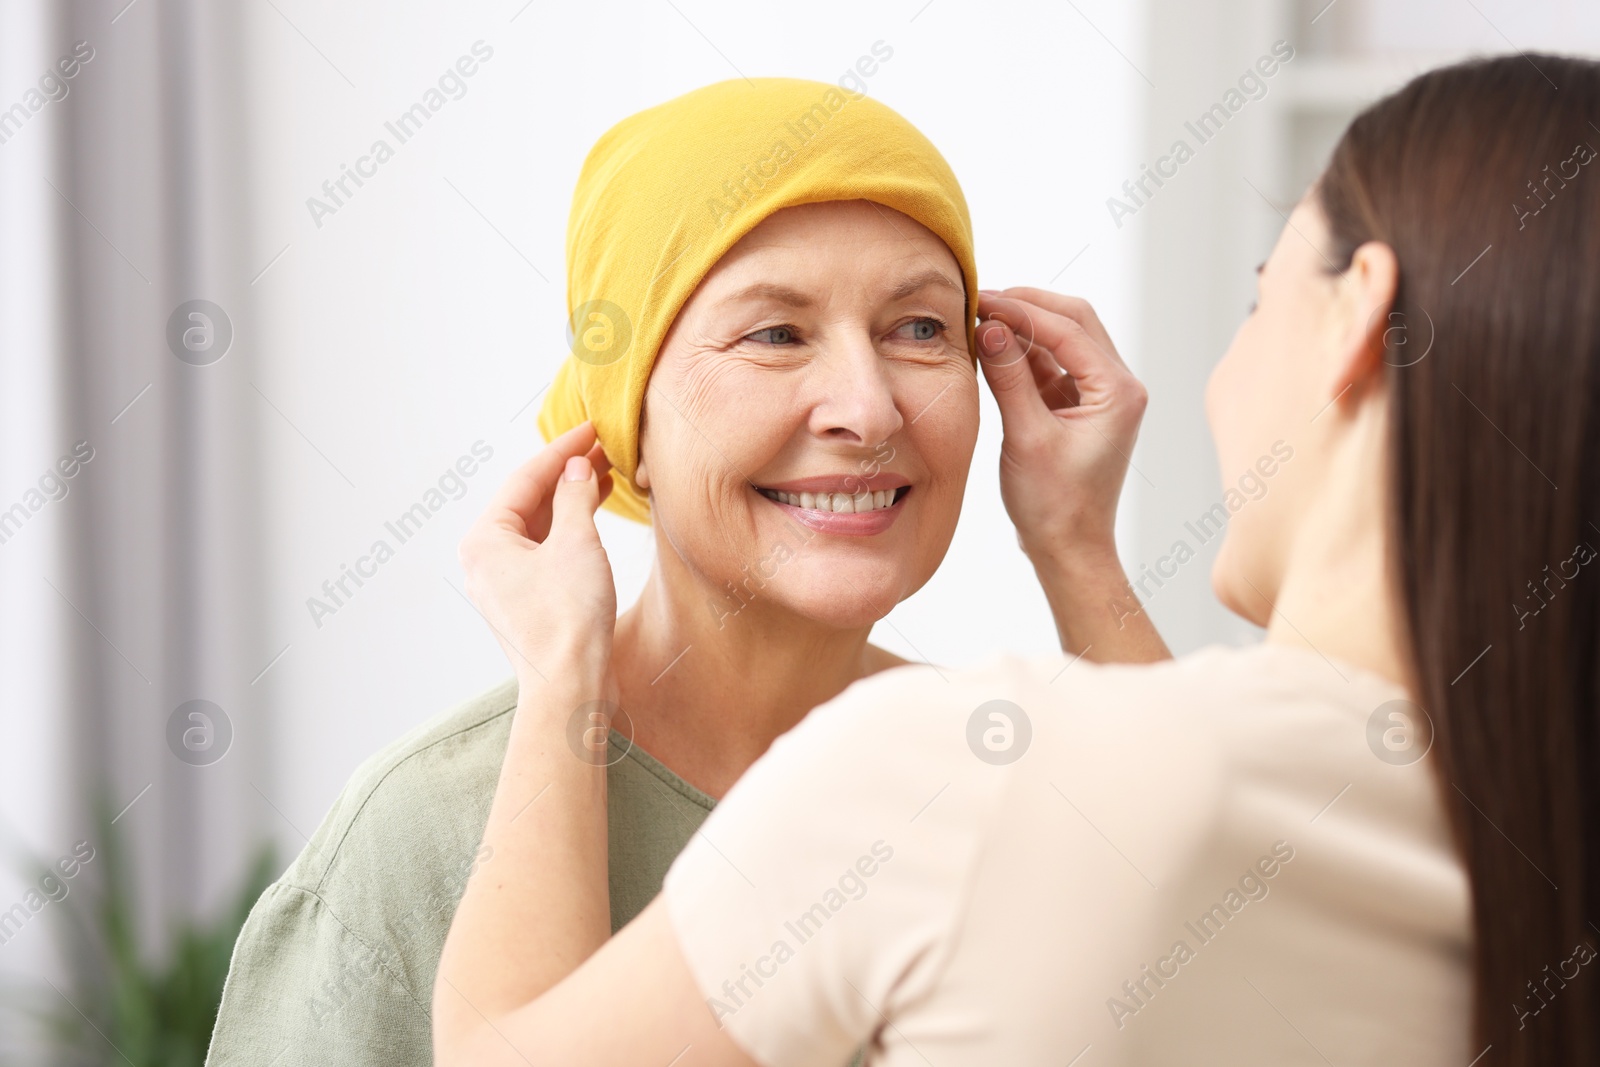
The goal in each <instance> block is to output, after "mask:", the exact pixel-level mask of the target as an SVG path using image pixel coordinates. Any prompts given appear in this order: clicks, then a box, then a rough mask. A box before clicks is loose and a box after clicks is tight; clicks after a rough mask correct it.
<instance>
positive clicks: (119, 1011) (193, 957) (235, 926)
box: [6, 799, 278, 1067]
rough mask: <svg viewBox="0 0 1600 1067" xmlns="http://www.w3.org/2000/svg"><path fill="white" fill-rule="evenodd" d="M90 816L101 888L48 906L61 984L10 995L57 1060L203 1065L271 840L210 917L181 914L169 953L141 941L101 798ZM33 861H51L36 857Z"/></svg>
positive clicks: (130, 889)
mask: <svg viewBox="0 0 1600 1067" xmlns="http://www.w3.org/2000/svg"><path fill="white" fill-rule="evenodd" d="M94 818H95V824H96V828H97V830H98V837H99V842H98V847H97V849H96V851H97V853H98V855H97V856H96V861H97V862H96V863H95V866H96V867H98V868H99V870H98V871H97V872H96V873H97V874H98V875H99V876H100V885H101V886H102V887H103V889H102V890H101V891H100V892H99V893H98V894H97V893H96V892H94V891H93V890H92V889H90V890H89V891H87V892H80V893H75V894H70V895H69V896H68V897H67V898H66V899H65V900H63V901H62V902H61V903H60V904H58V905H54V906H53V907H52V909H51V910H52V911H56V910H57V909H59V912H60V913H59V914H57V915H55V916H54V920H55V921H54V922H53V923H52V926H54V927H55V928H56V929H58V930H62V931H65V932H64V934H62V944H61V949H62V956H63V958H64V959H65V960H66V962H67V965H68V976H67V982H66V985H65V986H64V987H63V986H57V985H55V984H54V983H48V982H47V983H44V984H41V985H39V986H35V987H32V988H29V989H25V990H22V991H20V992H21V993H22V994H23V995H22V996H18V997H7V998H6V999H7V1000H8V1001H12V1002H13V1003H12V1005H11V1007H12V1009H13V1010H15V1011H18V1012H20V1013H21V1014H23V1015H26V1016H29V1017H31V1018H32V1020H33V1022H34V1024H35V1026H37V1027H38V1028H40V1032H41V1033H40V1036H42V1037H43V1038H44V1041H43V1045H44V1049H45V1052H46V1055H47V1056H48V1060H47V1062H48V1063H50V1064H52V1065H54V1067H88V1065H91V1064H93V1065H100V1064H106V1065H109V1064H118V1065H129V1064H131V1065H132V1067H202V1065H203V1064H204V1063H205V1058H206V1048H207V1046H208V1045H209V1044H210V1041H211V1028H212V1026H213V1025H215V1023H216V1018H217V1007H218V1005H220V1004H221V1002H222V984H223V981H224V980H225V979H226V978H227V975H228V963H229V960H230V958H231V957H232V955H233V943H234V941H235V940H237V939H238V936H239V930H240V928H242V927H243V926H244V921H245V918H246V917H247V916H248V915H249V914H250V908H251V907H252V906H253V905H254V904H255V902H256V899H257V898H258V897H260V896H261V894H262V892H263V891H265V889H266V888H267V886H268V885H270V884H271V883H272V880H273V878H274V877H275V875H276V872H277V870H278V863H277V853H276V850H275V849H274V848H273V847H272V845H271V844H266V845H263V846H261V847H260V848H259V849H258V850H257V852H256V855H255V857H254V859H253V860H252V861H251V863H250V866H249V869H248V873H247V875H246V877H245V881H244V884H243V885H242V886H241V887H240V888H239V890H238V891H237V893H236V894H235V895H234V897H233V899H232V900H230V901H229V902H228V904H227V906H226V907H224V908H223V909H222V912H221V914H220V915H218V916H217V917H216V918H215V919H212V920H210V921H205V922H193V921H185V922H183V923H181V924H180V925H179V926H178V927H177V928H176V930H175V931H174V936H173V939H172V944H171V945H170V946H168V950H167V951H166V952H165V953H147V952H145V951H143V949H142V947H141V946H140V945H139V938H138V934H137V917H138V906H137V905H138V901H137V899H136V893H135V890H134V879H133V872H132V870H131V869H130V868H129V866H128V861H127V849H126V842H125V841H124V840H123V838H122V836H121V834H122V831H120V830H119V829H118V828H117V827H116V826H115V824H114V823H113V822H112V816H111V810H110V806H109V805H108V804H107V803H106V802H105V801H104V799H99V800H97V801H96V802H95V803H94ZM32 866H34V867H35V868H37V870H39V871H46V872H48V871H49V870H50V868H49V866H48V864H41V863H39V862H38V861H37V860H36V861H34V863H33V864H32ZM35 877H37V876H35ZM86 888H88V887H86ZM153 960H159V961H160V962H153Z"/></svg>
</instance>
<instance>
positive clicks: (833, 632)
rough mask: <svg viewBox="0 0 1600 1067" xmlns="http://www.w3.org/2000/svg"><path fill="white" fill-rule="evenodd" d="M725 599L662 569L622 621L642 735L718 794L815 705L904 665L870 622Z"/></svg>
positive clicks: (647, 746)
mask: <svg viewBox="0 0 1600 1067" xmlns="http://www.w3.org/2000/svg"><path fill="white" fill-rule="evenodd" d="M669 587H673V588H669ZM719 603H720V601H719V600H718V598H717V596H716V594H715V593H713V592H711V591H708V590H707V589H705V588H703V587H701V586H700V584H699V583H698V582H697V581H696V580H695V579H693V578H690V577H689V576H687V575H683V576H680V580H678V581H668V580H665V579H663V577H662V573H661V568H660V567H659V566H658V567H657V568H656V569H655V570H653V571H652V572H651V575H650V578H649V580H648V581H647V582H646V583H645V587H644V591H643V592H642V593H641V594H640V596H639V600H638V602H637V603H636V604H634V605H633V607H631V608H629V609H628V610H627V611H626V612H624V613H623V614H622V615H621V616H620V617H619V618H618V619H617V631H616V642H615V646H614V651H613V654H612V663H613V668H614V671H615V673H616V678H617V684H618V687H619V689H620V691H621V703H622V707H623V709H624V710H626V711H627V713H628V717H629V719H630V720H631V724H632V728H633V731H634V735H633V739H634V743H635V744H637V745H639V746H640V747H641V748H643V749H644V750H645V751H646V752H648V753H650V754H651V755H652V756H654V757H655V758H657V759H658V760H660V761H661V762H662V763H664V764H665V765H666V766H667V767H669V768H671V769H672V771H673V772H674V773H676V774H677V775H679V776H680V777H682V778H684V779H685V780H687V781H688V782H690V783H691V784H692V785H694V786H695V787H696V788H698V789H700V790H702V791H703V792H705V793H708V794H709V795H711V796H713V797H721V796H722V795H723V794H724V793H725V792H726V791H727V790H728V788H729V787H730V786H732V785H733V783H734V781H735V780H737V779H738V777H739V776H740V775H741V774H743V773H744V771H745V769H746V768H747V767H749V766H750V764H751V763H753V762H755V760H756V759H757V758H758V757H759V756H760V755H761V754H762V753H763V752H765V751H766V750H767V747H768V746H769V745H771V744H772V742H773V740H774V739H776V738H777V737H778V735H779V734H781V733H783V732H784V731H786V730H788V729H789V728H790V727H791V726H793V725H795V724H796V723H797V722H799V721H800V720H801V719H802V718H804V717H805V715H806V713H807V712H808V711H810V710H811V709H812V708H813V707H815V706H817V705H818V704H821V703H824V702H825V701H827V700H829V699H831V698H833V697H834V696H837V695H838V694H839V693H840V692H841V691H843V690H844V689H845V687H846V686H848V685H849V684H850V683H851V682H853V681H855V680H857V679H858V678H862V677H864V676H866V675H868V674H872V673H874V672H875V671H878V670H882V669H884V668H885V667H890V666H894V665H895V664H897V663H899V662H902V661H900V660H898V659H897V658H896V657H894V656H892V655H890V654H889V653H886V652H883V651H882V650H881V649H877V648H874V647H873V646H871V645H869V644H868V643H867V637H868V635H869V634H870V633H871V627H870V626H868V627H863V628H856V629H848V630H841V629H837V628H834V627H829V626H825V625H822V624H819V623H817V622H815V621H813V620H809V619H804V618H801V617H799V616H796V615H794V614H793V613H790V612H787V611H784V610H783V609H781V608H778V607H776V606H773V605H770V604H764V603H762V602H760V601H759V600H757V601H755V602H752V603H750V604H747V605H745V606H744V607H742V608H741V609H740V610H739V612H738V613H737V614H731V613H729V612H726V611H724V610H719V609H718V607H717V605H718V604H719Z"/></svg>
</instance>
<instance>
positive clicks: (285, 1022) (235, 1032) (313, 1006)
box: [206, 882, 432, 1067]
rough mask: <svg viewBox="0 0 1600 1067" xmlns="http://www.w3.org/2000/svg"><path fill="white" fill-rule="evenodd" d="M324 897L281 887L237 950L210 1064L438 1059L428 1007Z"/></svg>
mask: <svg viewBox="0 0 1600 1067" xmlns="http://www.w3.org/2000/svg"><path fill="white" fill-rule="evenodd" d="M400 970H401V968H400V961H399V959H398V953H397V952H396V951H395V949H394V947H393V946H381V945H372V944H369V943H367V942H366V941H364V940H362V939H361V938H359V937H358V936H356V935H355V934H354V933H352V932H351V930H350V929H349V928H348V927H346V926H345V924H344V923H343V922H342V921H341V920H340V918H339V917H338V916H337V915H335V914H334V912H333V911H332V909H331V908H330V907H329V906H328V904H327V903H326V901H324V900H323V899H322V898H321V897H320V896H318V895H317V894H315V893H313V892H311V891H309V890H306V889H303V888H300V887H298V886H295V885H292V884H288V883H284V882H279V883H277V884H275V885H273V886H272V887H270V888H269V889H268V890H267V891H266V892H265V893H264V894H262V897H261V899H260V900H259V901H257V902H256V905H255V907H254V908H253V909H252V910H251V912H250V917H249V918H248V919H247V920H246V922H245V925H244V928H243V930H241V931H240V934H239V939H238V941H237V942H236V943H235V945H234V950H233V960H232V963H231V965H230V967H229V970H228V979H227V984H226V986H225V988H224V990H223V994H222V1004H221V1007H220V1009H219V1010H218V1013H217V1022H216V1027H215V1029H213V1031H212V1035H211V1048H210V1053H209V1055H208V1056H207V1058H206V1063H207V1065H208V1067H268V1065H269V1064H271V1065H273V1067H293V1065H298V1064H307V1065H311V1064H317V1065H322V1064H330V1063H337V1064H340V1065H342V1067H367V1065H370V1067H380V1065H382V1067H404V1065H413V1064H414V1065H419V1067H420V1065H423V1064H427V1063H429V1062H431V1059H432V1049H431V1036H430V1033H431V1032H430V1029H429V1023H428V1012H427V1006H426V1005H424V1004H421V1003H418V1001H417V1000H416V999H415V998H414V997H413V996H412V994H411V993H410V992H409V991H408V990H407V989H406V988H405V986H404V985H403V984H402V983H401V982H400V980H399V979H398V978H397V977H396V975H397V973H400Z"/></svg>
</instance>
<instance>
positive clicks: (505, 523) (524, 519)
mask: <svg viewBox="0 0 1600 1067" xmlns="http://www.w3.org/2000/svg"><path fill="white" fill-rule="evenodd" d="M597 447H599V446H598V443H597V442H596V441H595V433H594V426H593V425H592V424H590V423H587V422H582V423H579V424H578V425H577V426H574V427H573V428H572V429H570V430H568V431H567V432H566V433H564V434H562V435H561V436H559V437H557V438H556V439H555V440H553V441H551V442H550V443H549V444H547V445H545V446H544V447H543V448H541V449H540V450H539V451H538V452H536V453H534V455H533V458H531V459H529V460H528V461H526V462H525V463H523V464H522V465H521V466H519V467H518V468H517V469H516V470H514V471H512V472H511V474H510V475H509V476H507V478H506V480H505V481H503V482H501V483H500V488H498V489H496V490H495V494H494V496H493V497H491V498H490V499H489V506H488V507H487V508H486V509H485V510H484V513H483V517H482V520H481V521H484V522H488V523H491V524H494V525H496V526H500V527H503V528H505V529H509V530H512V531H513V532H515V533H518V534H521V535H522V536H524V537H527V538H530V539H531V540H534V541H542V540H544V538H545V535H546V534H547V533H549V531H550V506H549V501H550V492H551V490H553V489H554V488H555V484H556V478H557V477H559V476H560V474H561V469H562V468H563V467H565V466H566V463H567V460H569V459H571V458H572V457H573V456H581V455H585V454H586V453H589V452H591V451H592V450H594V449H595V448H597Z"/></svg>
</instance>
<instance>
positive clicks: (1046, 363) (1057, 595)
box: [977, 287, 1171, 662]
mask: <svg viewBox="0 0 1600 1067" xmlns="http://www.w3.org/2000/svg"><path fill="white" fill-rule="evenodd" d="M978 315H979V317H980V319H981V321H980V322H979V323H978V329H977V338H978V350H979V354H980V356H981V357H982V358H981V359H980V362H981V363H982V365H983V373H984V377H985V378H986V379H988V382H989V387H990V389H991V390H993V392H994V395H995V400H996V402H997V403H998V404H999V407H1000V419H1001V423H1002V425H1003V427H1004V432H1005V439H1004V441H1003V442H1002V444H1001V447H1000V495H1001V499H1002V500H1004V501H1005V506H1006V512H1007V513H1008V514H1009V515H1010V516H1011V521H1012V522H1013V523H1014V524H1015V525H1016V528H1017V538H1018V541H1019V542H1020V543H1021V545H1022V550H1023V551H1024V552H1025V553H1027V555H1028V558H1029V559H1030V560H1031V561H1032V562H1033V566H1034V570H1035V572H1036V573H1037V574H1038V576H1039V580H1040V583H1041V584H1042V585H1043V586H1044V591H1045V597H1046V599H1047V600H1048V601H1049V602H1050V608H1051V612H1052V614H1053V615H1054V616H1055V621H1056V628H1057V630H1058V631H1059V633H1060V636H1061V647H1062V648H1063V649H1064V650H1066V651H1067V652H1071V653H1073V654H1076V655H1085V656H1088V658H1090V659H1094V660H1102V661H1107V662H1110V661H1118V662H1140V661H1148V660H1155V659H1166V658H1169V657H1170V655H1171V654H1170V653H1169V652H1168V651H1167V648H1166V645H1165V643H1164V642H1162V640H1161V637H1160V635H1159V634H1158V633H1156V630H1155V627H1154V626H1153V625H1152V624H1151V622H1150V619H1149V616H1148V615H1146V614H1145V613H1144V611H1143V610H1142V608H1141V607H1140V605H1139V602H1138V599H1137V597H1136V596H1135V595H1134V594H1133V592H1132V589H1131V587H1130V586H1129V585H1128V581H1127V577H1126V575H1125V573H1124V572H1123V569H1122V564H1121V562H1120V560H1119V559H1118V558H1117V550H1116V542H1115V537H1114V527H1115V523H1116V515H1117V501H1118V499H1119V497H1120V496H1121V494H1122V483H1123V481H1124V479H1125V478H1126V477H1127V473H1128V465H1129V462H1130V461H1129V458H1128V457H1129V454H1130V453H1131V452H1132V451H1133V446H1134V442H1135V440H1136V439H1137V438H1138V436H1139V422H1140V420H1141V419H1143V417H1144V409H1145V401H1146V394H1145V389H1144V386H1143V385H1142V384H1141V383H1140V382H1139V380H1138V379H1137V378H1135V377H1134V376H1133V372H1132V371H1130V370H1129V369H1128V366H1127V364H1125V363H1123V361H1122V357H1121V356H1119V355H1118V354H1117V349H1116V346H1115V345H1113V344H1112V343H1111V338H1110V336H1109V335H1108V334H1107V333H1106V330H1105V327H1104V326H1102V325H1101V324H1100V319H1099V316H1097V315H1096V314H1095V313H1094V309H1093V308H1092V307H1090V306H1089V304H1088V303H1087V302H1086V301H1083V300H1079V299H1077V298H1075V297H1070V296H1063V295H1061V294H1058V293H1051V292H1047V291H1045V290H1043V289H1032V288H1026V287H1021V288H1012V289H1006V290H1004V291H1000V292H996V291H993V290H985V291H984V292H983V293H982V295H981V297H980V300H979V303H978Z"/></svg>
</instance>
